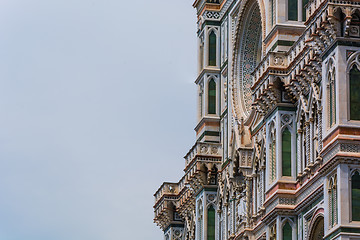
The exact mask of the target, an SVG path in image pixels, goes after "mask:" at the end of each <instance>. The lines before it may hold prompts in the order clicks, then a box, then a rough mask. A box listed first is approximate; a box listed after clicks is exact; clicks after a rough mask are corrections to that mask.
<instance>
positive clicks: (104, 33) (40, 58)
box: [0, 0, 196, 240]
mask: <svg viewBox="0 0 360 240" xmlns="http://www.w3.org/2000/svg"><path fill="white" fill-rule="evenodd" d="M192 3H193V1H192V0H151V1H150V0H138V1H125V0H1V1H0V240H24V239H27V240H35V239H36V240H82V239H84V240H85V239H86V240H118V239H121V240H125V239H126V240H127V239H132V240H134V239H135V240H143V239H151V240H156V239H162V232H161V231H160V230H159V228H158V227H156V226H155V224H154V223H153V210H152V206H153V204H154V199H153V193H154V192H155V191H156V190H157V188H158V187H159V186H160V185H161V183H162V182H163V181H177V180H178V179H179V178H180V177H181V175H182V169H183V168H184V161H183V158H182V157H183V156H184V155H185V154H186V152H187V151H188V149H189V148H190V147H191V145H192V143H193V142H194V140H195V136H194V131H193V128H194V126H195V124H196V110H195V107H196V86H195V84H194V83H193V82H194V80H195V78H196V16H195V10H194V9H193V8H192Z"/></svg>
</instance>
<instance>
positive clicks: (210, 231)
mask: <svg viewBox="0 0 360 240" xmlns="http://www.w3.org/2000/svg"><path fill="white" fill-rule="evenodd" d="M207 239H208V240H215V209H214V207H213V206H210V207H209V208H208V217H207Z"/></svg>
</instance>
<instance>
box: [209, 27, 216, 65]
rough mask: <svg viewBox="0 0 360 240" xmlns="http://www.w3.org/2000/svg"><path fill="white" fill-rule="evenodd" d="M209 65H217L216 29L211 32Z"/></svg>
mask: <svg viewBox="0 0 360 240" xmlns="http://www.w3.org/2000/svg"><path fill="white" fill-rule="evenodd" d="M209 66H216V34H215V32H214V31H211V32H210V34H209Z"/></svg>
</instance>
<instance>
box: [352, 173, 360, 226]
mask: <svg viewBox="0 0 360 240" xmlns="http://www.w3.org/2000/svg"><path fill="white" fill-rule="evenodd" d="M351 220H352V221H360V173H359V171H358V170H356V171H354V172H353V174H352V175H351Z"/></svg>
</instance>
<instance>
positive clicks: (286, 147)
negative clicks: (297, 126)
mask: <svg viewBox="0 0 360 240" xmlns="http://www.w3.org/2000/svg"><path fill="white" fill-rule="evenodd" d="M281 145H282V146H281V152H282V175H283V176H291V133H290V131H289V129H288V128H286V129H285V130H284V131H283V133H282V144H281Z"/></svg>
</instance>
